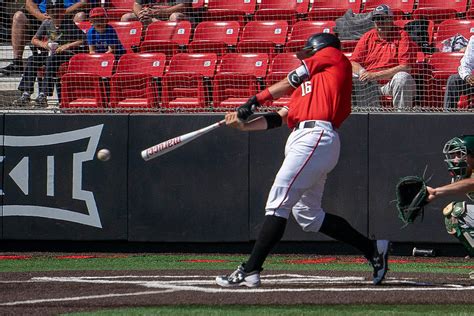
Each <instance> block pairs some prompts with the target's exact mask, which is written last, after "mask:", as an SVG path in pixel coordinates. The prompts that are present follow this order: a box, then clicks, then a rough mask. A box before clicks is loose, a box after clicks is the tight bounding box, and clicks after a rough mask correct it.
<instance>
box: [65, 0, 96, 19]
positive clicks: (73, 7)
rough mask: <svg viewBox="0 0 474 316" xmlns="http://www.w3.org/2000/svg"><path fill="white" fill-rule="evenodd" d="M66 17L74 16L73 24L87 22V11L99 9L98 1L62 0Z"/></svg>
mask: <svg viewBox="0 0 474 316" xmlns="http://www.w3.org/2000/svg"><path fill="white" fill-rule="evenodd" d="M64 7H65V8H66V12H65V14H66V16H68V15H69V16H74V22H82V21H87V19H88V16H87V11H88V10H90V9H91V8H95V7H100V1H98V0H64Z"/></svg>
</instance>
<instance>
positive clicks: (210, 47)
mask: <svg viewBox="0 0 474 316" xmlns="http://www.w3.org/2000/svg"><path fill="white" fill-rule="evenodd" d="M239 33H240V25H239V22H236V21H228V22H213V21H204V22H201V23H199V24H198V25H197V27H196V29H195V30H194V39H193V41H192V42H191V43H190V44H189V46H188V52H190V53H215V54H217V55H218V56H221V55H223V54H225V53H226V52H227V51H228V49H229V48H230V47H235V46H236V45H237V41H238V39H239Z"/></svg>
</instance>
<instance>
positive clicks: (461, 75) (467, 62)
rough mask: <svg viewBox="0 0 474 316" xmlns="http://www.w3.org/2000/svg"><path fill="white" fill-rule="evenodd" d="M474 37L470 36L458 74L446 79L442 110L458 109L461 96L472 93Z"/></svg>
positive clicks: (473, 91) (473, 90) (473, 81)
mask: <svg viewBox="0 0 474 316" xmlns="http://www.w3.org/2000/svg"><path fill="white" fill-rule="evenodd" d="M473 70H474V36H471V38H470V39H469V43H468V44H467V47H466V51H465V52H464V56H463V57H462V58H461V63H460V65H459V67H458V73H457V74H454V75H451V76H450V77H449V78H448V83H447V85H446V92H445V94H444V108H445V109H454V108H457V107H458V102H459V98H460V97H461V95H466V94H472V93H474V76H473V74H472V71H473Z"/></svg>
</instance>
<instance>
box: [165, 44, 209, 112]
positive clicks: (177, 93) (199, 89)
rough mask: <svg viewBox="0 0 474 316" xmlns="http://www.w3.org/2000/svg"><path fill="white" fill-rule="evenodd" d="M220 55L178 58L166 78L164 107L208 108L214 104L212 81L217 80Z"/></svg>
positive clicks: (196, 55) (175, 56)
mask: <svg viewBox="0 0 474 316" xmlns="http://www.w3.org/2000/svg"><path fill="white" fill-rule="evenodd" d="M216 65H217V55H216V54H214V53H209V54H176V55H174V56H173V57H172V58H171V61H170V66H169V69H168V71H167V73H166V74H165V76H164V77H163V83H162V85H163V94H162V101H163V107H172V108H204V107H206V106H208V105H209V102H210V92H209V91H210V85H209V84H208V83H209V81H210V80H211V79H212V78H213V77H214V74H215V71H216Z"/></svg>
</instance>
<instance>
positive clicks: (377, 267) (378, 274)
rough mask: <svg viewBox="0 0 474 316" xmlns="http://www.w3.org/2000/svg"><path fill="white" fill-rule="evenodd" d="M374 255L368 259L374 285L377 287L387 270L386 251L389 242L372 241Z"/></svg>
mask: <svg viewBox="0 0 474 316" xmlns="http://www.w3.org/2000/svg"><path fill="white" fill-rule="evenodd" d="M374 247H375V250H374V255H373V256H372V257H371V258H368V259H369V262H370V264H371V265H372V268H374V275H373V277H374V279H373V282H374V285H379V284H380V283H382V280H383V279H384V278H385V274H387V270H388V250H389V248H390V241H388V240H376V241H374Z"/></svg>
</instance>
